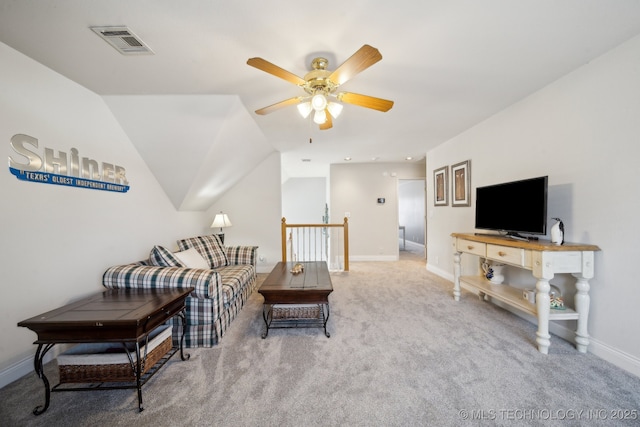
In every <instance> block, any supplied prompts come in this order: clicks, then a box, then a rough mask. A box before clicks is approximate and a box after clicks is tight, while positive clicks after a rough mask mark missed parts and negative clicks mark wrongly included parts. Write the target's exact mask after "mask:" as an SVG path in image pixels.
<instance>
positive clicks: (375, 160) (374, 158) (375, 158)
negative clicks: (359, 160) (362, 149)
mask: <svg viewBox="0 0 640 427" xmlns="http://www.w3.org/2000/svg"><path fill="white" fill-rule="evenodd" d="M371 160H373V161H374V162H377V161H378V160H380V157H377V156H376V157H372V158H371Z"/></svg>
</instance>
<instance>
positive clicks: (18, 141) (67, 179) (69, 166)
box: [9, 134, 129, 193]
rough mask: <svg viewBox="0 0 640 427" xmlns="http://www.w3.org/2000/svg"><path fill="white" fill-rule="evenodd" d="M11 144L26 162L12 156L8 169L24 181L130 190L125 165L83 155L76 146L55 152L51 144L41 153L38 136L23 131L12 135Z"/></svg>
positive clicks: (123, 191)
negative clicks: (68, 152)
mask: <svg viewBox="0 0 640 427" xmlns="http://www.w3.org/2000/svg"><path fill="white" fill-rule="evenodd" d="M11 148H13V151H15V152H16V154H18V155H20V156H22V157H23V158H24V162H19V161H18V160H16V159H14V158H13V157H11V156H9V171H10V172H11V173H12V174H13V175H15V176H16V178H18V179H19V180H21V181H30V182H39V183H43V184H56V185H65V186H68V187H79V188H89V189H92V190H102V191H115V192H118V193H126V192H127V191H129V181H127V177H126V176H125V172H126V171H125V169H124V168H123V167H122V166H118V165H114V164H111V163H106V162H102V163H98V162H97V161H96V160H93V159H90V158H88V157H80V156H79V154H78V150H77V149H75V148H72V149H71V150H70V154H69V155H67V153H65V152H64V151H58V154H57V156H56V154H55V152H54V151H53V150H52V149H51V148H46V147H43V149H42V150H41V154H38V150H37V149H38V140H37V139H36V138H34V137H32V136H29V135H23V134H17V135H14V136H13V137H11ZM42 153H43V154H42Z"/></svg>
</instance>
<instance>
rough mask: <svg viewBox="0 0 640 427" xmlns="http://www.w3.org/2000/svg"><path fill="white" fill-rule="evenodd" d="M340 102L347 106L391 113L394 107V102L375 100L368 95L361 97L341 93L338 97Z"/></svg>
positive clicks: (354, 94) (355, 94)
mask: <svg viewBox="0 0 640 427" xmlns="http://www.w3.org/2000/svg"><path fill="white" fill-rule="evenodd" d="M337 96H338V101H342V102H346V103H347V104H353V105H358V106H360V107H365V108H371V109H374V110H378V111H383V112H385V111H389V110H390V109H391V107H393V101H389V100H387V99H382V98H375V97H373V96H368V95H360V94H357V93H350V92H341V93H339V94H338V95H337Z"/></svg>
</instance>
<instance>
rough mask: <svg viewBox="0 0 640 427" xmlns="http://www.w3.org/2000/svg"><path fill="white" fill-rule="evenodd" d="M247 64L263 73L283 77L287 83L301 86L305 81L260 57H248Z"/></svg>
mask: <svg viewBox="0 0 640 427" xmlns="http://www.w3.org/2000/svg"><path fill="white" fill-rule="evenodd" d="M247 64H249V65H251V66H252V67H255V68H257V69H258V70H262V71H264V72H265V73H269V74H272V75H274V76H276V77H280V78H281V79H284V80H286V81H288V82H289V83H293V84H294V85H298V86H302V85H303V84H305V83H306V81H305V80H304V79H303V78H301V77H298V76H296V75H295V74H293V73H291V72H289V71H287V70H285V69H283V68H280V67H278V66H277V65H274V64H272V63H271V62H269V61H266V60H264V59H262V58H250V59H249V60H248V61H247Z"/></svg>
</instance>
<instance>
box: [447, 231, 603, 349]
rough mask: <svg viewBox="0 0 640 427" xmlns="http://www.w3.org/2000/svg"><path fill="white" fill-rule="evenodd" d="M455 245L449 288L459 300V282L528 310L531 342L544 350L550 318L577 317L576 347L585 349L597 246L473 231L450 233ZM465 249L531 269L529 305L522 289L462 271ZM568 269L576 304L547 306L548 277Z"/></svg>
mask: <svg viewBox="0 0 640 427" xmlns="http://www.w3.org/2000/svg"><path fill="white" fill-rule="evenodd" d="M452 237H453V247H454V289H453V296H454V299H455V300H456V301H458V300H459V299H460V295H461V292H460V287H461V285H464V286H465V287H468V288H470V289H472V290H475V291H477V293H478V294H479V295H480V296H481V297H483V298H485V297H489V298H492V299H494V300H497V301H501V302H502V303H504V304H507V305H508V306H511V307H514V308H516V309H518V310H520V311H523V312H525V313H528V314H531V315H533V316H535V317H536V318H537V319H538V331H537V333H536V342H537V344H538V350H539V351H540V352H541V353H544V354H547V353H548V352H549V346H550V345H551V341H550V338H551V336H550V335H549V321H551V320H577V324H578V326H577V329H576V338H575V341H576V348H577V349H578V351H580V352H582V353H586V352H587V347H588V345H589V335H588V333H587V322H588V317H589V305H590V298H589V279H590V278H592V277H593V273H594V265H593V264H594V262H593V261H594V252H595V251H598V250H600V249H599V248H598V247H597V246H595V245H585V244H576V243H566V244H563V245H555V244H551V243H550V242H545V241H526V242H525V241H517V240H510V239H508V238H505V237H502V236H498V235H477V234H466V233H453V234H452ZM462 254H469V255H475V256H478V257H481V258H484V259H485V260H487V261H496V262H499V263H502V264H506V265H509V266H512V267H517V268H521V269H524V270H530V271H531V272H532V274H533V276H534V277H535V278H536V279H537V282H536V303H535V304H532V303H530V302H529V301H528V300H526V299H524V298H523V296H522V289H519V288H517V287H513V286H509V285H508V284H493V283H491V282H489V281H488V280H486V279H485V278H484V277H483V276H481V275H473V276H468V275H465V276H462V275H461V271H462V267H461V255H462ZM560 273H569V274H571V275H573V276H574V277H575V278H576V284H575V287H576V294H575V298H574V305H575V309H570V308H566V309H564V310H556V309H551V307H550V297H549V290H550V284H549V281H550V280H551V279H552V278H553V277H554V275H555V274H560Z"/></svg>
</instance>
